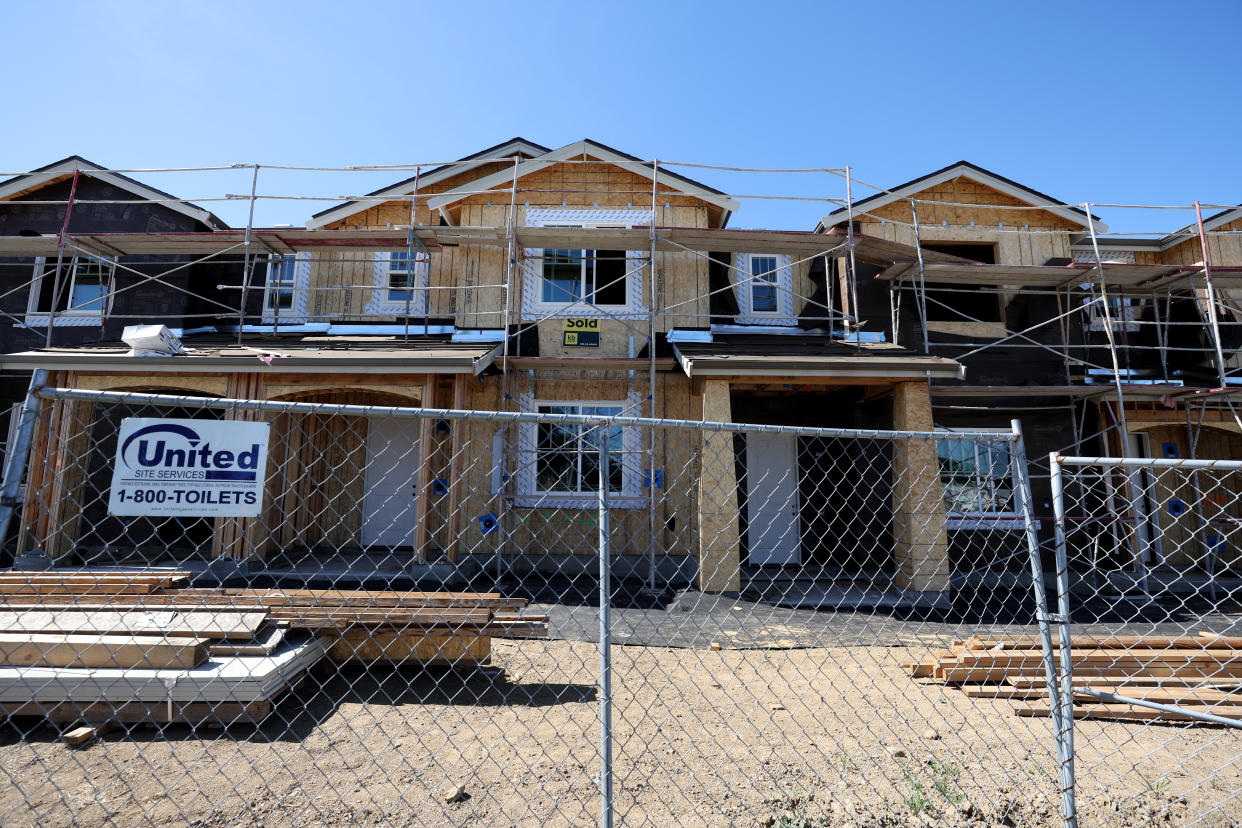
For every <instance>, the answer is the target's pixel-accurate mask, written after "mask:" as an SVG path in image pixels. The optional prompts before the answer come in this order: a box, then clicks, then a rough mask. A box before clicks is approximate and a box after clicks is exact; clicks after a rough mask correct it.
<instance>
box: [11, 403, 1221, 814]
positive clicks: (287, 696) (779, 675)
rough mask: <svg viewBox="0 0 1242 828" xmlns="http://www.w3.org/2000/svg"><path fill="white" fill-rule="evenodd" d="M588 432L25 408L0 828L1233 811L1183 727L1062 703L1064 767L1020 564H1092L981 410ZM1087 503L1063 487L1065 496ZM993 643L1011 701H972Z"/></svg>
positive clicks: (1029, 588) (1038, 612)
mask: <svg viewBox="0 0 1242 828" xmlns="http://www.w3.org/2000/svg"><path fill="white" fill-rule="evenodd" d="M625 414H626V411H625V410H624V409H618V408H613V407H610V406H608V405H602V404H601V405H581V404H573V405H568V404H565V405H562V404H549V405H547V406H540V407H539V409H538V410H537V411H534V412H531V413H503V412H467V411H441V410H432V409H420V408H404V407H399V406H391V405H353V404H349V403H348V402H347V401H346V400H345V399H322V398H321V399H317V400H314V401H304V402H271V401H246V400H221V399H216V398H209V397H188V396H170V395H166V394H143V393H120V392H92V391H81V390H66V389H45V390H43V391H41V392H40V393H39V394H37V395H36V396H34V397H32V401H31V403H30V404H28V406H27V416H26V422H27V426H28V428H27V430H26V433H27V434H28V437H29V439H28V440H27V441H25V443H24V445H26V446H28V447H29V454H30V461H29V463H28V465H27V468H26V475H25V486H24V495H23V497H22V498H21V501H22V502H21V503H20V504H16V505H15V504H14V501H13V499H8V500H5V501H4V503H3V504H0V516H2V515H3V514H4V513H12V521H11V528H10V532H9V539H10V544H9V548H10V549H13V550H14V559H15V567H16V568H15V569H14V570H13V571H10V572H7V573H0V599H2V600H0V619H3V624H4V625H5V626H6V629H4V630H0V641H2V642H4V645H3V647H0V656H3V661H2V662H0V704H2V705H3V709H4V711H5V712H6V714H7V717H8V718H7V723H6V725H5V730H4V737H3V741H0V773H2V774H3V777H4V779H5V781H6V783H7V784H6V785H5V789H4V791H3V792H0V821H2V822H3V823H4V824H6V825H9V824H14V825H22V824H105V823H116V824H141V823H168V822H173V823H194V824H201V825H214V824H230V825H231V824H263V825H302V824H317V823H324V824H337V823H351V824H401V825H407V824H419V825H423V824H425V825H472V824H477V825H545V824H554V825H559V824H571V825H576V824H618V825H648V824H650V825H669V824H676V825H746V824H761V825H773V824H777V825H783V826H811V825H837V824H852V825H859V826H863V825H867V826H870V825H876V826H878V825H900V824H907V823H911V822H920V823H926V822H929V821H935V822H937V823H938V824H945V825H952V824H967V823H971V822H974V823H975V824H1008V825H1046V824H1050V823H1056V822H1059V821H1061V820H1062V819H1063V817H1064V816H1065V814H1066V811H1064V810H1063V809H1065V808H1076V811H1074V810H1071V811H1069V813H1070V815H1071V816H1073V815H1074V814H1077V815H1078V817H1079V818H1080V820H1081V823H1082V824H1115V823H1117V820H1119V819H1121V818H1122V816H1123V815H1124V816H1126V817H1127V818H1129V816H1130V815H1132V814H1137V813H1140V812H1143V813H1148V817H1149V818H1150V819H1159V818H1162V817H1160V815H1170V814H1175V813H1177V812H1178V810H1177V809H1178V808H1179V807H1184V806H1178V805H1176V804H1175V803H1176V801H1177V800H1179V799H1180V798H1182V797H1191V798H1192V802H1193V801H1197V800H1193V797H1195V796H1199V795H1201V794H1206V793H1207V792H1211V791H1214V790H1215V791H1216V792H1218V793H1220V801H1219V803H1218V805H1217V806H1216V807H1217V813H1219V814H1222V815H1228V814H1237V813H1238V811H1237V809H1236V802H1234V801H1233V800H1232V797H1234V796H1235V795H1236V793H1237V792H1238V791H1239V790H1242V786H1240V785H1239V784H1238V780H1237V778H1236V776H1230V775H1229V774H1228V772H1227V771H1228V770H1229V769H1230V768H1231V767H1234V764H1233V763H1234V762H1235V759H1234V755H1235V754H1236V746H1235V745H1234V743H1233V742H1232V739H1233V738H1234V734H1233V732H1232V731H1231V730H1229V731H1226V730H1222V729H1220V728H1217V727H1215V726H1212V725H1207V726H1205V727H1204V728H1201V727H1200V726H1199V725H1197V724H1196V725H1194V729H1193V730H1192V729H1190V728H1189V727H1187V728H1182V727H1181V726H1180V725H1175V726H1172V727H1170V726H1169V725H1168V724H1153V723H1151V722H1148V721H1139V722H1121V723H1107V724H1102V725H1100V728H1101V729H1100V731H1099V733H1098V735H1096V734H1094V733H1093V734H1091V735H1090V737H1089V738H1088V737H1084V734H1083V728H1084V727H1086V726H1087V723H1079V725H1078V728H1079V729H1078V740H1077V743H1076V747H1077V750H1078V753H1077V768H1078V775H1077V778H1076V779H1075V777H1074V776H1073V774H1072V771H1073V769H1074V764H1073V763H1072V762H1070V761H1068V759H1069V758H1072V757H1074V756H1075V754H1074V753H1073V750H1074V748H1075V743H1074V742H1073V730H1072V729H1071V727H1070V722H1071V721H1072V720H1071V719H1070V718H1069V717H1068V716H1066V717H1063V716H1061V713H1062V707H1063V692H1062V691H1063V690H1064V689H1067V688H1068V685H1067V684H1065V683H1064V681H1063V679H1064V678H1065V677H1064V676H1063V675H1060V674H1059V672H1058V671H1060V669H1061V668H1060V662H1059V661H1058V660H1056V659H1055V658H1054V656H1056V652H1055V650H1054V647H1053V644H1054V642H1053V640H1052V638H1051V633H1052V632H1053V630H1052V629H1051V627H1050V626H1049V623H1048V621H1049V619H1052V622H1053V623H1059V622H1058V621H1057V618H1058V616H1057V615H1054V614H1053V613H1052V612H1051V610H1050V608H1048V607H1046V606H1044V604H1043V583H1044V575H1043V566H1044V560H1043V559H1044V557H1045V556H1047V557H1048V559H1049V560H1053V559H1054V558H1055V555H1054V554H1053V553H1054V550H1055V549H1058V548H1059V549H1061V550H1062V551H1064V550H1065V549H1070V550H1073V551H1072V552H1070V553H1068V554H1069V558H1070V560H1072V561H1073V562H1074V567H1072V568H1071V567H1066V566H1058V567H1057V568H1056V570H1055V572H1050V573H1049V574H1050V576H1055V577H1058V583H1060V584H1061V585H1062V586H1065V584H1066V578H1067V577H1068V572H1069V571H1071V569H1073V570H1074V571H1083V572H1084V573H1085V576H1086V577H1088V578H1089V577H1096V576H1093V575H1092V572H1093V570H1091V569H1081V568H1080V567H1079V564H1081V563H1082V560H1083V559H1082V558H1081V555H1083V554H1087V555H1091V554H1095V552H1093V549H1094V547H1093V545H1092V543H1083V542H1082V539H1081V538H1080V537H1079V533H1080V530H1081V531H1085V532H1089V533H1091V534H1092V536H1099V535H1101V532H1102V531H1103V529H1102V527H1103V526H1104V525H1105V524H1106V522H1102V521H1097V522H1096V523H1094V524H1092V523H1090V522H1089V521H1082V522H1081V524H1082V525H1081V526H1079V525H1078V524H1073V531H1070V530H1068V529H1067V531H1066V532H1065V533H1064V536H1065V539H1066V543H1064V544H1061V545H1059V546H1058V544H1056V543H1055V542H1054V537H1055V536H1054V533H1052V532H1051V531H1044V529H1041V527H1040V525H1039V522H1038V521H1037V520H1036V519H1035V516H1034V514H1033V512H1032V506H1031V498H1030V488H1029V482H1028V480H1027V476H1026V475H1027V472H1026V461H1025V456H1024V450H1023V445H1022V441H1021V436H1020V432H1019V431H1018V430H1017V428H1016V427H1015V428H1014V429H1013V430H1012V431H1005V432H954V433H949V432H934V433H921V432H903V431H857V430H840V429H804V428H790V427H775V426H745V425H736V424H723V423H698V422H690V421H676V420H652V419H642V418H635V417H629V416H625ZM15 443H16V444H18V445H21V444H22V440H20V439H19V440H16V441H15ZM24 450H25V449H24V448H23V451H24ZM20 471H21V464H20V463H11V464H10V467H9V474H6V480H5V484H6V486H5V489H4V491H5V492H10V491H11V490H12V491H15V490H16V482H15V480H14V478H13V474H14V473H18V474H19V473H20ZM1123 477H1124V474H1123ZM1201 482H1202V481H1201ZM10 484H11V485H10ZM1098 490H1099V487H1098V485H1096V484H1094V483H1092V482H1091V481H1079V480H1078V479H1077V478H1076V479H1075V481H1074V482H1073V483H1072V484H1069V483H1067V485H1066V486H1065V489H1064V491H1065V493H1066V494H1067V496H1070V495H1069V493H1074V494H1073V495H1072V497H1078V498H1079V500H1078V501H1073V502H1074V503H1075V505H1074V507H1072V508H1070V509H1069V510H1068V511H1069V512H1070V513H1072V514H1077V511H1076V510H1085V511H1089V512H1090V513H1091V514H1094V515H1097V516H1099V515H1101V514H1103V512H1101V509H1102V508H1103V507H1102V506H1101V505H1100V502H1097V501H1094V500H1089V499H1088V496H1087V495H1085V494H1084V495H1082V496H1079V495H1078V494H1077V493H1078V492H1079V491H1083V492H1086V491H1091V492H1097V491H1098ZM1178 491H1181V489H1179V490H1178ZM1091 497H1095V495H1091ZM1183 499H1184V500H1186V501H1187V502H1190V503H1193V501H1190V500H1189V499H1187V498H1186V497H1185V496H1183ZM1058 502H1059V503H1060V502H1061V501H1058ZM1062 506H1064V504H1063V503H1062ZM1069 525H1070V524H1066V526H1069ZM1087 527H1094V528H1087ZM1047 528H1048V529H1049V530H1050V529H1051V527H1047ZM1110 537H1111V536H1110ZM1219 549H1223V547H1219V548H1218V551H1219ZM1106 551H1107V552H1109V554H1112V555H1113V557H1107V560H1109V561H1114V560H1118V559H1117V558H1116V556H1115V552H1116V550H1115V549H1113V548H1112V547H1108V548H1107V549H1103V548H1102V549H1101V551H1100V554H1101V556H1103V555H1104V552H1106ZM1105 557H1106V556H1105ZM1105 557H1101V558H1099V560H1104V559H1105ZM1097 564H1098V561H1097ZM1097 564H1092V565H1093V566H1095V565H1097ZM1227 564H1228V559H1227V556H1226V555H1225V554H1224V552H1223V551H1219V554H1218V557H1217V558H1216V564H1215V565H1216V566H1217V569H1216V570H1215V571H1216V572H1217V573H1220V572H1223V571H1224V567H1225V566H1226V565H1227ZM1099 565H1100V566H1103V564H1099ZM1149 569H1151V568H1150V567H1149ZM1101 571H1103V569H1101ZM1153 571H1154V569H1153ZM1148 584H1149V588H1150V584H1151V580H1150V578H1149V581H1148ZM1070 586H1072V587H1073V588H1074V589H1075V590H1079V589H1080V588H1081V586H1082V583H1074V584H1070ZM1114 588H1124V589H1125V590H1132V589H1133V588H1134V587H1132V586H1123V585H1120V584H1118V586H1117V587H1113V586H1110V587H1108V589H1110V590H1111V589H1114ZM1075 594H1077V593H1075ZM1069 595H1070V593H1069V592H1068V591H1066V590H1064V589H1063V590H1062V592H1061V598H1062V600H1063V601H1068V600H1069ZM1223 600H1224V599H1223V597H1222V598H1221V599H1220V601H1219V602H1218V603H1217V604H1216V607H1217V609H1218V610H1219V611H1220V612H1222V613H1224V612H1227V611H1228V609H1227V607H1226V605H1225V604H1224V603H1223ZM1083 606H1084V607H1088V608H1091V607H1095V606H1097V604H1096V603H1090V602H1088V603H1086V604H1084V605H1083ZM1075 611H1080V610H1077V609H1076V610H1075ZM1194 611H1195V610H1194V609H1193V607H1192V606H1191V605H1190V604H1187V607H1186V609H1185V612H1194ZM1185 617H1186V616H1182V620H1179V621H1175V622H1174V623H1175V624H1180V625H1181V626H1180V627H1179V629H1181V630H1182V631H1183V632H1185V633H1186V634H1194V632H1197V630H1192V629H1191V625H1189V624H1188V623H1186V621H1185ZM1041 619H1042V620H1043V622H1044V623H1042V624H1041V623H1040V621H1041ZM1133 622H1134V619H1130V618H1118V617H1116V616H1115V615H1109V614H1101V615H1100V617H1099V618H1097V619H1096V620H1094V621H1093V622H1092V626H1091V631H1096V632H1098V631H1099V630H1101V629H1106V630H1108V631H1109V632H1117V631H1119V630H1121V629H1122V628H1123V627H1124V628H1125V629H1126V630H1129V629H1130V627H1129V626H1127V625H1130V624H1132V623H1133ZM1218 631H1222V632H1225V631H1227V629H1225V628H1223V627H1222V628H1221V629H1220V630H1218ZM1076 632H1077V630H1076ZM1020 641H1022V642H1026V643H1025V644H1023V645H1022V647H1023V649H1021V650H1020V651H1019V652H1018V653H1017V655H1015V656H1014V657H1015V658H1020V659H1025V661H1024V662H1023V664H1024V665H1025V667H1024V669H1025V671H1026V672H1024V673H1023V674H1022V676H1021V677H1020V679H1021V682H1023V684H1021V686H1022V687H1025V695H1023V696H1022V697H1021V698H1022V699H1023V701H1022V702H1021V704H1024V705H1026V706H1027V707H1031V706H1036V705H1037V703H1040V702H1042V704H1043V705H1044V711H1043V714H1042V715H1039V714H1038V713H1039V711H1035V712H1036V714H1037V715H1015V704H1016V703H1017V702H1015V698H1016V697H1014V696H1013V695H1012V694H1010V693H1008V691H1006V692H1005V693H997V692H991V693H990V695H989V694H980V693H977V692H974V690H972V688H976V689H977V686H978V685H980V682H983V683H984V684H986V682H987V681H988V679H989V678H991V674H990V673H988V672H987V670H989V669H991V668H986V667H985V668H980V667H979V666H978V665H979V664H980V663H983V661H984V660H987V659H991V660H992V661H993V662H995V661H996V659H997V654H996V652H995V650H996V647H997V644H996V642H1001V645H1000V646H1001V648H1002V649H1005V648H1009V649H1012V646H1011V645H1013V642H1020ZM1006 642H1007V643H1006ZM1014 646H1016V645H1014ZM1006 656H1007V657H1008V653H1006ZM980 669H983V670H984V674H983V676H982V679H978V678H974V676H975V675H976V674H978V671H979V670H980ZM955 670H957V671H961V670H966V671H967V672H966V673H964V674H961V675H959V673H956V672H954V671H955ZM971 671H974V672H971ZM962 675H965V676H966V678H962ZM1050 679H1051V680H1052V681H1053V682H1054V687H1055V690H1056V692H1054V693H1052V694H1051V695H1050V694H1049V686H1050V684H1049V680H1050ZM990 686H991V688H992V690H993V691H995V689H996V688H997V687H1000V686H1001V685H1000V684H997V683H995V682H993V683H992V684H991V685H990ZM1014 686H1019V685H1009V684H1005V685H1004V687H1006V688H1008V687H1014ZM1119 689H1121V690H1124V689H1127V688H1124V687H1123V688H1119ZM1071 701H1072V702H1073V704H1074V705H1075V707H1076V708H1077V707H1078V706H1079V705H1080V701H1077V700H1071ZM1025 712H1028V713H1029V712H1030V711H1025ZM84 724H85V725H90V726H91V727H94V728H95V729H94V730H90V731H87V733H86V738H88V739H89V738H91V737H94V740H93V741H87V742H86V743H85V744H83V745H82V746H81V747H78V748H70V747H68V746H67V745H66V744H65V741H76V739H79V738H83V736H82V734H81V732H80V731H81V726H82V725H84ZM96 726H98V727H96ZM1092 726H1094V725H1092ZM106 727H111V728H112V729H111V730H107V729H106ZM74 734H78V735H77V736H75V735H74ZM1174 736H1175V737H1176V738H1172V737H1174ZM1067 751H1068V752H1067ZM1138 756H1142V757H1143V759H1142V761H1138V760H1137V759H1136V760H1135V761H1134V762H1133V763H1132V766H1123V765H1122V764H1120V763H1119V762H1118V757H1138ZM1166 757H1167V758H1166ZM1175 758H1182V759H1186V760H1187V761H1189V760H1190V758H1193V760H1194V761H1195V762H1198V763H1200V764H1201V765H1202V766H1203V767H1211V768H1215V769H1216V771H1215V772H1216V774H1217V776H1216V777H1215V778H1216V779H1217V780H1218V781H1219V783H1220V784H1221V785H1223V787H1222V788H1220V789H1213V788H1212V784H1213V783H1211V782H1210V781H1207V779H1206V778H1204V779H1196V780H1194V782H1193V784H1192V783H1191V782H1190V781H1188V778H1185V777H1183V776H1178V775H1177V772H1176V771H1174V770H1173V767H1174V766H1173V765H1172V764H1171V762H1172V761H1173V760H1174V759H1175ZM1144 763H1146V764H1144ZM1147 766H1150V767H1152V768H1153V772H1154V771H1155V770H1156V769H1159V770H1160V771H1162V774H1158V775H1155V776H1152V777H1151V784H1150V785H1148V786H1147V787H1146V788H1141V785H1140V786H1139V787H1135V785H1137V784H1138V783H1137V782H1136V780H1138V779H1141V778H1142V777H1141V776H1139V775H1138V774H1139V773H1140V771H1144V770H1145V768H1146V767H1147ZM1088 768H1090V770H1088ZM1106 770H1107V771H1108V772H1105V771H1106ZM1119 785H1124V786H1129V787H1127V788H1126V791H1127V793H1125V795H1124V796H1123V795H1122V794H1120V793H1118V786H1119ZM1140 788H1141V789H1140ZM1066 790H1069V791H1072V792H1076V793H1077V795H1078V796H1077V802H1076V804H1075V803H1074V802H1073V801H1072V797H1068V796H1067V797H1065V798H1064V799H1063V793H1064V792H1065V791H1066ZM1119 799H1121V801H1123V802H1124V804H1125V811H1124V812H1123V811H1122V810H1121V809H1118V808H1117V807H1114V806H1115V804H1116V802H1117V801H1118V800H1119ZM1144 808H1146V809H1147V811H1142V809H1144ZM1126 824H1141V822H1137V821H1136V822H1133V823H1126Z"/></svg>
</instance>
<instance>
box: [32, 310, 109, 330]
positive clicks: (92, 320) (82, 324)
mask: <svg viewBox="0 0 1242 828" xmlns="http://www.w3.org/2000/svg"><path fill="white" fill-rule="evenodd" d="M48 318H49V315H48V314H46V313H40V314H27V315H26V319H25V322H23V323H22V324H21V325H15V326H14V327H22V328H46V327H47V323H48ZM101 325H103V317H102V316H101V315H99V314H90V315H85V316H83V315H73V314H68V315H63V316H62V315H61V314H56V320H55V322H54V323H53V327H56V328H60V327H66V328H91V327H95V328H97V327H99V326H101Z"/></svg>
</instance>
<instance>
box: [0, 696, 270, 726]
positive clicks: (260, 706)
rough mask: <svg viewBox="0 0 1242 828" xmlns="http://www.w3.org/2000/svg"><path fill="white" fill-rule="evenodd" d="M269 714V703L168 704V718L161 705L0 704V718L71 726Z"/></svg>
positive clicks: (250, 718) (251, 719) (254, 719)
mask: <svg viewBox="0 0 1242 828" xmlns="http://www.w3.org/2000/svg"><path fill="white" fill-rule="evenodd" d="M271 711H272V702H271V701H266V700H264V701H256V702H249V703H246V704H242V703H238V702H215V703H213V702H189V703H178V702H174V703H173V705H172V716H171V717H170V716H169V713H168V704H167V703H165V702H124V703H121V704H109V703H108V702H93V703H90V704H75V703H73V702H58V703H56V704H47V703H40V702H23V703H20V704H0V716H4V717H6V718H11V717H14V716H40V717H42V718H45V719H47V720H48V721H50V722H55V723H59V724H72V723H74V722H91V723H109V722H122V723H127V724H137V723H153V722H157V723H161V724H165V723H177V724H203V723H219V724H225V725H227V724H232V723H234V722H246V723H251V724H253V723H258V722H260V721H262V720H263V719H264V718H265V717H266V716H267V715H268V714H269V713H270V712H271Z"/></svg>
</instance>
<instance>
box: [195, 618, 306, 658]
mask: <svg viewBox="0 0 1242 828" xmlns="http://www.w3.org/2000/svg"><path fill="white" fill-rule="evenodd" d="M286 629H288V628H287V627H283V626H278V625H276V624H272V625H270V626H268V627H266V628H264V629H262V630H260V631H259V632H258V633H257V634H255V636H254V638H251V639H250V640H249V641H212V642H211V643H210V644H209V645H207V654H208V655H209V656H211V657H212V658H219V657H221V656H241V655H271V654H272V653H274V652H276V649H277V648H278V647H280V645H281V644H282V643H284V640H285V630H286Z"/></svg>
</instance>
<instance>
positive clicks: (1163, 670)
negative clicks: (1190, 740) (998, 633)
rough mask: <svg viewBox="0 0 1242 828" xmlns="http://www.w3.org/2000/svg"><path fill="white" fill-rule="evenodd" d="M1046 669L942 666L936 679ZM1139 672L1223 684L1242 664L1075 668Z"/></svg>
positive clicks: (1112, 675) (1125, 674)
mask: <svg viewBox="0 0 1242 828" xmlns="http://www.w3.org/2000/svg"><path fill="white" fill-rule="evenodd" d="M1042 669H1043V668H1042V666H1039V667H1034V666H1029V667H1023V666H1009V667H1005V666H999V667H950V668H944V667H940V668H938V672H937V675H936V678H939V679H941V680H942V681H945V682H948V683H950V684H981V683H985V682H989V681H1007V680H1008V679H1010V678H1014V677H1026V678H1036V679H1037V678H1039V676H1040V672H1041V671H1042ZM1139 672H1141V673H1143V674H1145V675H1148V676H1177V677H1179V678H1183V679H1191V678H1198V679H1204V680H1209V679H1211V680H1216V681H1221V680H1224V679H1234V678H1242V665H1237V664H1233V665H1228V666H1225V667H1216V668H1207V667H1204V666H1202V665H1186V664H1167V663H1162V662H1158V661H1156V662H1150V663H1147V664H1141V665H1116V666H1098V665H1084V666H1082V667H1076V668H1075V669H1074V673H1075V675H1076V676H1081V677H1088V676H1089V677H1092V678H1106V679H1129V678H1130V677H1131V676H1133V675H1135V673H1139Z"/></svg>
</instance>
